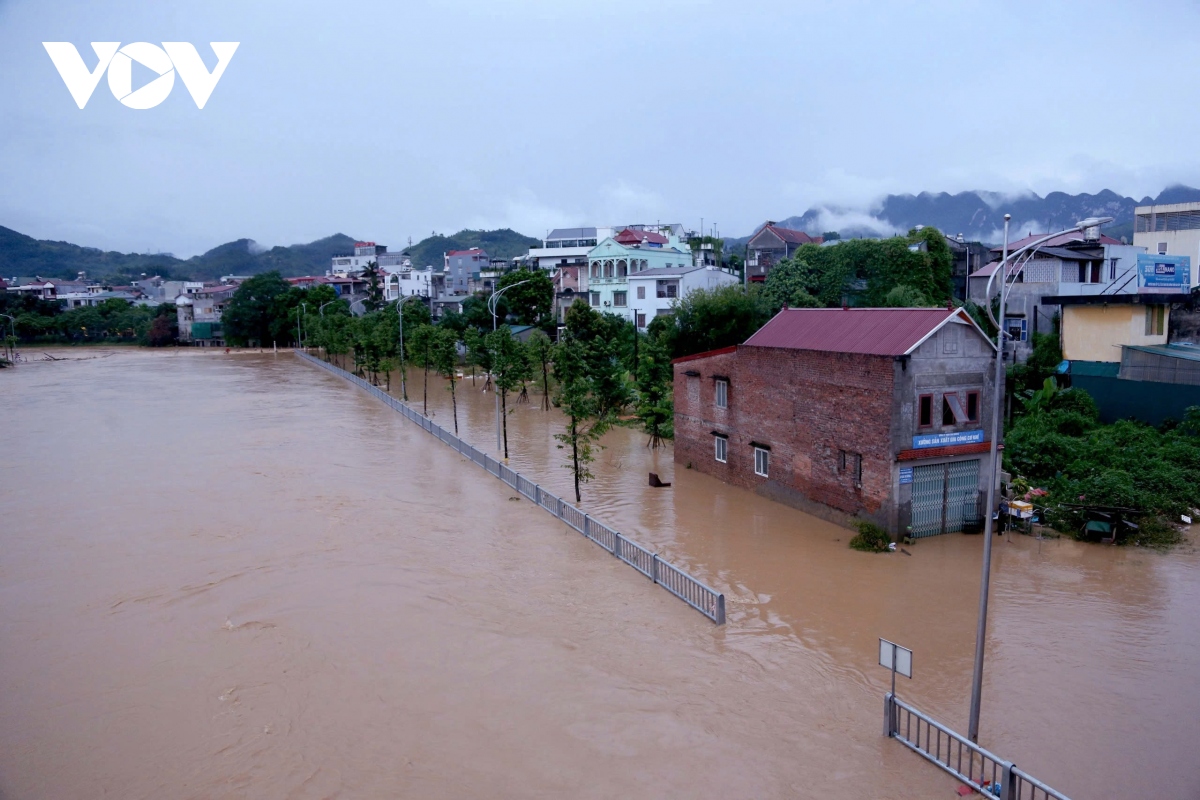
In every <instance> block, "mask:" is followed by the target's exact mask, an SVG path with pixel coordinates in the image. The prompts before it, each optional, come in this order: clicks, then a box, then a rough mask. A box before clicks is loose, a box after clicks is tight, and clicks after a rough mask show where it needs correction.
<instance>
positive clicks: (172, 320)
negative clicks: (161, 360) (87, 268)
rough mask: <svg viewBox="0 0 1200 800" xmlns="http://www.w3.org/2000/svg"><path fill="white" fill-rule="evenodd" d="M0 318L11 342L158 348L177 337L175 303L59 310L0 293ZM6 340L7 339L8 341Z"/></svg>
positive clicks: (53, 305) (45, 302) (108, 302)
mask: <svg viewBox="0 0 1200 800" xmlns="http://www.w3.org/2000/svg"><path fill="white" fill-rule="evenodd" d="M0 314H7V315H10V316H12V317H13V320H12V324H11V325H10V324H9V320H7V319H4V318H0V322H3V323H4V326H3V328H4V330H3V331H0V336H4V337H5V339H6V340H7V339H8V338H9V336H11V333H10V331H12V330H14V329H15V331H16V344H25V345H29V344H140V345H145V346H149V347H161V346H164V345H168V344H173V343H174V342H175V339H176V337H177V335H178V332H179V330H178V324H177V323H176V315H175V306H174V305H173V304H172V303H163V304H161V305H157V306H133V305H130V304H129V303H128V302H126V301H124V300H120V299H111V300H105V301H103V302H101V303H99V304H97V305H94V306H87V307H85V308H73V309H70V310H66V309H63V308H62V307H61V306H60V305H59V304H58V303H56V302H52V301H48V300H42V299H40V298H37V297H33V296H31V295H16V294H13V293H10V292H0ZM6 343H8V344H11V343H10V342H7V341H6Z"/></svg>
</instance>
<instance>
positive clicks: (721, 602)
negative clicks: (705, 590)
mask: <svg viewBox="0 0 1200 800" xmlns="http://www.w3.org/2000/svg"><path fill="white" fill-rule="evenodd" d="M713 622H715V623H717V624H718V625H724V624H725V595H723V594H719V595H717V618H716V619H715V620H713Z"/></svg>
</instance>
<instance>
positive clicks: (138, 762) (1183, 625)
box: [0, 349, 1200, 800]
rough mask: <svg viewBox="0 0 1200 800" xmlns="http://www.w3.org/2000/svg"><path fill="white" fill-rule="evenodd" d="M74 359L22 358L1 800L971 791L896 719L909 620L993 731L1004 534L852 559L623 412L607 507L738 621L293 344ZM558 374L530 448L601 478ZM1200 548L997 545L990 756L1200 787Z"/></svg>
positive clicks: (599, 498) (1092, 787) (530, 415)
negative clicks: (980, 635)
mask: <svg viewBox="0 0 1200 800" xmlns="http://www.w3.org/2000/svg"><path fill="white" fill-rule="evenodd" d="M64 352H66V353H68V354H69V355H70V356H71V357H72V358H82V359H85V360H73V361H65V362H53V363H48V362H37V363H33V364H28V365H21V366H20V367H18V368H17V369H14V370H4V371H3V372H0V407H2V408H3V412H4V413H3V424H4V432H3V439H2V441H3V446H2V449H0V455H2V458H0V800H16V799H17V798H70V797H119V798H138V797H146V798H149V797H197V798H201V797H204V798H207V797H295V798H307V797H382V796H406V797H421V798H460V797H461V798H470V797H531V796H532V797H589V798H590V797H594V798H610V797H639V798H641V797H645V798H658V797H674V796H689V797H698V798H709V797H711V798H718V797H720V798H743V797H744V798H793V797H820V798H866V797H870V798H917V797H920V798H926V797H944V798H951V797H954V796H955V795H954V794H953V791H954V788H955V787H956V786H957V785H958V784H957V783H956V782H955V781H953V780H952V779H951V778H950V777H949V776H946V775H945V774H944V773H942V772H941V771H940V770H938V769H937V768H936V767H934V766H932V765H930V764H928V763H926V762H925V761H923V760H922V759H921V758H920V757H919V756H917V755H915V754H913V753H910V752H908V751H907V750H905V749H904V748H903V747H902V746H901V745H899V744H898V743H896V742H891V741H888V740H887V739H885V738H884V737H883V736H882V735H881V726H882V707H883V694H884V692H885V691H886V689H887V685H888V674H887V673H886V672H885V671H884V670H883V669H882V668H880V667H878V666H876V659H877V656H878V650H877V643H876V639H877V637H879V636H884V637H887V638H889V639H892V640H894V641H897V642H900V643H901V644H904V645H906V646H908V647H911V648H912V649H913V650H914V653H915V655H914V679H913V680H911V681H909V680H906V679H903V678H902V679H901V681H902V683H901V685H900V686H899V689H898V693H899V695H900V696H901V697H903V698H904V699H906V700H908V701H910V702H912V703H914V704H915V705H916V706H917V707H918V708H920V709H922V710H923V711H925V712H926V713H929V714H931V715H933V716H934V717H936V718H938V719H940V720H941V721H943V722H945V723H948V724H950V725H952V726H954V727H955V728H957V729H959V730H960V731H962V730H965V728H966V715H967V704H968V696H969V689H970V677H971V658H972V653H973V647H974V631H975V614H976V605H977V602H978V582H979V564H980V548H981V544H982V542H981V538H980V537H978V536H975V537H970V536H960V535H948V536H940V537H934V538H931V539H925V540H922V541H921V542H920V544H918V545H915V546H909V547H907V548H906V549H907V550H908V551H909V552H911V554H912V555H911V556H908V555H903V554H901V553H896V554H891V555H869V554H864V553H858V552H854V551H851V550H849V549H848V547H847V544H846V543H847V541H848V539H849V537H850V535H851V533H850V532H848V531H846V530H845V529H842V528H839V527H837V526H834V525H832V524H829V523H826V522H823V521H821V520H818V519H815V518H813V517H811V516H808V515H805V514H803V513H801V512H799V511H796V510H793V509H790V508H788V507H785V506H782V505H778V504H775V503H771V502H769V501H766V500H763V499H760V498H758V497H756V496H754V495H753V494H750V493H748V492H746V491H744V490H740V489H736V488H733V487H728V486H725V485H724V484H722V483H720V482H718V481H716V480H714V479H712V478H710V477H707V476H704V475H700V474H698V473H696V472H695V471H692V470H687V469H684V468H676V466H675V465H674V464H673V463H672V454H671V450H670V448H669V447H668V448H665V449H661V450H657V451H651V450H648V449H647V448H645V447H644V442H645V436H644V435H643V434H641V433H639V432H637V431H635V430H631V429H627V428H617V429H614V430H613V431H612V432H610V433H609V434H608V435H607V436H606V437H605V440H604V445H605V449H604V450H603V451H602V452H601V453H600V454H599V458H598V461H597V464H596V465H595V466H594V468H593V471H594V472H595V474H596V476H597V477H596V479H595V481H593V482H592V483H590V484H587V485H585V486H584V488H583V494H584V497H583V503H582V505H583V507H584V509H585V510H586V511H588V512H589V513H591V514H593V515H595V516H596V517H598V518H600V519H602V520H604V521H605V522H607V523H609V524H610V525H612V526H614V527H616V528H617V529H619V530H620V531H621V532H622V533H624V534H626V535H628V536H629V537H630V538H633V539H634V540H636V541H638V542H640V543H641V544H643V545H645V546H647V547H650V548H652V549H656V550H658V551H659V552H660V553H662V554H663V555H664V556H665V557H667V558H669V559H670V560H672V561H673V562H675V563H676V564H678V565H679V566H681V567H683V568H685V569H688V570H689V571H691V572H692V574H694V575H695V576H696V577H698V578H700V579H701V580H704V581H706V582H708V583H709V584H710V585H712V586H714V587H715V588H717V589H718V590H721V591H724V592H725V593H726V597H727V609H728V618H729V622H728V624H727V625H726V626H724V627H716V626H714V625H712V624H711V623H710V622H708V621H707V620H706V619H704V618H703V617H702V616H700V615H699V614H697V613H695V612H694V611H692V610H691V609H689V608H688V607H687V606H685V605H684V604H683V603H681V602H679V601H677V600H675V599H674V598H672V597H671V596H669V595H668V594H666V593H665V592H663V591H661V590H658V589H655V588H654V587H653V586H652V585H650V584H649V583H648V582H647V581H646V580H645V579H643V578H642V577H640V576H639V575H638V574H637V573H636V572H634V571H633V570H631V569H629V568H628V567H626V566H624V565H623V564H620V563H619V562H617V561H616V560H615V559H613V558H612V557H611V556H606V555H605V553H604V552H603V551H602V550H600V549H599V548H597V547H596V546H595V545H593V544H591V543H590V542H588V541H586V540H585V539H583V537H581V536H579V535H578V534H575V533H574V532H571V531H569V530H568V529H567V528H566V526H565V525H563V524H562V523H560V522H558V521H557V520H555V519H554V518H553V517H551V516H550V515H548V514H546V513H544V512H542V511H540V510H538V509H536V508H535V507H534V506H533V504H532V503H529V502H528V501H525V500H523V499H515V498H514V495H515V492H513V491H512V490H511V489H509V487H507V486H505V485H504V484H502V483H501V482H500V481H498V480H496V479H494V478H492V477H490V476H488V475H487V474H485V473H484V472H483V471H482V470H481V469H479V468H478V467H476V466H474V465H472V464H470V463H469V462H468V461H467V460H465V459H464V458H462V457H461V456H459V455H458V454H456V453H454V452H453V451H451V450H450V449H449V448H448V447H446V446H444V445H442V444H441V443H439V442H437V441H436V440H434V439H433V438H432V437H430V436H429V435H428V434H426V433H424V432H423V431H421V430H420V429H419V428H418V427H417V426H415V425H413V424H412V423H410V422H408V421H407V420H405V419H404V418H403V417H401V416H400V415H399V414H396V413H395V412H393V411H391V410H389V409H388V408H386V407H384V406H383V405H382V404H381V403H379V402H377V401H375V400H372V399H371V398H370V397H368V396H367V395H366V394H365V393H364V392H361V391H359V390H356V389H354V388H353V387H351V386H350V385H349V384H348V383H346V382H345V381H343V380H340V379H338V378H336V377H334V376H332V375H330V374H328V373H326V372H324V371H322V370H319V369H317V368H315V367H312V366H310V365H307V364H304V363H302V362H300V361H299V359H297V358H295V357H294V356H292V355H290V354H284V353H280V354H279V355H272V354H270V353H266V354H236V355H224V354H221V353H216V352H213V353H205V352H199V351H190V350H174V351H169V352H153V351H147V350H134V349H129V350H118V351H115V352H113V351H100V350H81V349H77V350H70V351H64ZM93 356H96V357H93ZM421 380H422V379H421V376H420V373H418V372H416V371H414V372H413V374H412V375H411V377H410V380H409V385H408V393H409V399H410V401H411V402H413V404H414V406H415V407H417V408H418V409H419V408H420V407H421V388H422V387H421ZM444 387H445V383H444V382H443V381H440V380H436V379H434V378H432V377H431V378H430V388H429V401H430V402H429V404H430V410H431V412H433V413H434V419H435V421H437V422H438V424H440V425H442V426H443V427H446V428H448V429H453V423H452V421H451V418H450V413H451V412H450V396H449V393H448V392H446V391H445V388H444ZM392 391H393V394H397V395H398V394H399V391H400V388H399V385H398V380H394V381H393V384H392ZM531 394H532V396H531V402H530V403H529V404H528V405H520V406H516V407H515V408H514V411H513V413H512V415H511V416H510V418H509V423H508V424H509V442H510V450H511V454H512V458H511V462H510V463H511V464H512V466H513V467H514V468H516V469H517V470H519V471H521V472H522V473H523V474H525V475H526V476H527V477H530V478H532V479H534V480H537V481H539V482H540V483H541V484H542V485H543V486H545V487H546V488H548V489H549V490H551V491H553V492H555V493H556V494H559V495H561V496H562V497H564V498H567V499H572V493H571V488H570V487H571V476H570V473H569V471H568V470H567V469H565V468H564V467H563V466H562V465H563V461H564V459H563V452H562V451H560V450H557V449H556V448H555V442H554V440H553V438H552V437H553V434H554V433H557V432H559V431H560V427H559V422H560V418H559V416H558V413H557V412H556V411H551V412H544V411H541V410H540V408H539V406H538V401H539V400H540V397H539V396H538V395H537V394H536V393H531ZM458 400H459V426H460V430H461V432H462V435H463V437H464V438H466V439H467V440H468V441H471V442H472V443H473V444H475V445H476V446H478V447H480V448H481V449H487V450H489V451H490V452H493V453H494V450H493V448H494V446H495V433H494V427H493V423H494V418H493V416H492V414H493V406H492V396H491V395H490V394H487V395H485V394H482V393H481V392H479V390H478V387H476V388H475V389H472V387H471V381H470V380H469V379H468V380H466V381H465V382H463V383H460V385H459V395H458ZM650 471H654V472H657V473H658V474H659V475H660V477H661V478H662V479H663V480H664V481H670V482H672V483H673V485H672V486H671V487H670V488H663V489H651V488H650V487H649V486H648V485H647V473H648V472H650ZM1191 540H1192V541H1191V542H1189V543H1188V544H1187V545H1185V546H1183V547H1181V548H1179V549H1177V550H1174V551H1172V552H1170V553H1167V554H1159V553H1155V552H1147V551H1144V550H1137V549H1124V548H1121V549H1114V548H1107V547H1102V546H1097V545H1090V546H1089V545H1081V544H1077V543H1075V542H1070V541H1063V540H1047V541H1037V540H1034V539H1031V538H1027V537H1022V536H1013V537H1003V538H998V539H997V540H996V548H995V552H994V555H995V558H994V561H993V565H994V570H995V572H994V577H993V584H992V586H993V593H992V614H991V618H990V627H989V634H990V635H989V642H988V661H987V676H986V681H985V685H984V694H983V711H982V722H981V742H982V744H983V745H984V746H986V747H988V748H990V749H991V750H993V751H994V752H996V753H997V754H999V755H1001V756H1003V757H1006V758H1010V759H1012V760H1013V761H1014V762H1015V763H1016V764H1018V765H1019V766H1021V767H1022V768H1023V769H1025V770H1026V771H1028V772H1030V773H1032V774H1034V775H1036V776H1037V777H1038V778H1040V779H1042V780H1044V781H1046V782H1047V783H1049V784H1050V785H1052V786H1054V787H1055V788H1057V789H1060V790H1061V791H1064V792H1065V793H1067V794H1068V795H1070V796H1072V797H1074V798H1076V800H1083V799H1084V798H1126V797H1154V798H1181V799H1182V798H1193V799H1194V798H1197V797H1200V755H1198V754H1197V753H1198V751H1197V748H1198V746H1200V745H1197V741H1200V677H1197V676H1198V675H1200V552H1198V551H1197V549H1196V547H1195V546H1194V544H1193V543H1192V542H1194V540H1195V536H1194V535H1193V536H1192V537H1191Z"/></svg>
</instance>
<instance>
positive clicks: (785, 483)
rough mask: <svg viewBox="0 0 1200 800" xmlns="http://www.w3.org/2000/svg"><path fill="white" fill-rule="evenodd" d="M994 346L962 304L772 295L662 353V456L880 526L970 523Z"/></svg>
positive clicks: (982, 465)
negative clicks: (720, 337)
mask: <svg viewBox="0 0 1200 800" xmlns="http://www.w3.org/2000/svg"><path fill="white" fill-rule="evenodd" d="M995 352H996V351H995V347H994V345H993V344H992V343H991V342H990V341H989V340H988V338H987V337H986V336H985V335H984V333H983V331H981V330H980V329H979V327H978V326H977V325H976V324H975V323H974V321H972V319H971V317H970V315H969V314H967V313H966V312H965V311H963V310H962V309H937V308H919V309H912V308H899V309H893V308H849V309H846V308H842V309H824V308H822V309H784V310H783V311H781V312H779V314H777V315H776V316H775V317H774V318H773V319H772V320H771V321H770V322H768V323H767V324H766V325H765V326H763V327H762V328H761V329H760V330H759V331H758V332H757V333H755V334H754V335H753V336H751V337H750V338H749V339H748V340H747V341H746V343H745V344H742V345H738V346H736V347H727V348H724V349H722V350H715V351H712V352H709V353H700V354H698V355H695V356H688V357H686V358H681V359H677V360H676V361H675V362H674V370H675V391H674V399H675V461H676V463H677V464H681V465H686V466H688V467H691V468H694V469H697V470H699V471H700V472H704V473H706V474H708V475H712V476H714V477H717V478H719V479H721V480H723V481H726V482H728V483H732V484H735V485H737V486H742V487H745V488H747V489H750V490H752V491H755V492H757V493H759V494H761V495H764V496H766V497H769V498H771V499H773V500H778V501H780V502H784V503H788V504H789V505H793V506H796V507H798V508H801V509H804V510H806V511H809V512H810V513H814V514H817V515H819V516H823V517H825V518H826V519H831V520H834V521H837V522H840V523H843V524H845V523H848V522H849V521H850V520H851V519H852V518H859V519H866V520H870V521H872V522H875V523H876V524H878V525H880V526H881V527H883V528H884V529H885V530H887V531H889V532H890V533H891V534H892V535H893V536H899V535H901V534H907V535H911V536H914V537H919V536H929V535H933V534H937V533H945V532H949V531H958V530H963V529H971V528H975V527H976V526H979V525H981V524H982V519H983V515H984V508H983V505H985V504H984V503H983V502H982V501H981V498H982V497H983V496H984V495H985V493H986V490H987V482H988V474H989V471H988V469H987V468H986V467H987V462H986V454H987V452H988V449H989V446H990V443H989V434H988V432H987V431H986V430H985V427H984V420H988V419H991V413H992V397H993V391H994V388H995V386H994V380H995V377H994V376H995V369H994V364H995Z"/></svg>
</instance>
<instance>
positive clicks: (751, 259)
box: [746, 221, 825, 281]
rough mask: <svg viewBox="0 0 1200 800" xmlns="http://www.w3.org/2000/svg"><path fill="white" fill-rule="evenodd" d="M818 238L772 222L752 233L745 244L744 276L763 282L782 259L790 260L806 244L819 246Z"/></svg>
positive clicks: (820, 240) (819, 239) (820, 239)
mask: <svg viewBox="0 0 1200 800" xmlns="http://www.w3.org/2000/svg"><path fill="white" fill-rule="evenodd" d="M823 241H825V240H824V239H822V238H821V237H820V236H809V235H808V234H807V233H805V232H804V231H794V230H792V229H790V228H781V227H779V226H778V225H776V224H775V223H774V222H772V221H768V222H767V223H766V224H765V225H763V226H762V227H761V228H759V229H758V230H757V231H755V232H754V235H753V236H751V237H750V241H749V242H747V243H746V274H747V277H748V278H749V280H752V281H765V280H766V279H767V273H768V272H770V271H771V267H773V266H775V265H776V264H778V263H780V262H781V261H783V260H784V259H788V258H791V257H792V255H793V254H794V253H795V252H796V250H797V249H798V248H800V247H803V246H804V245H806V244H821V243H822V242H823Z"/></svg>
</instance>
